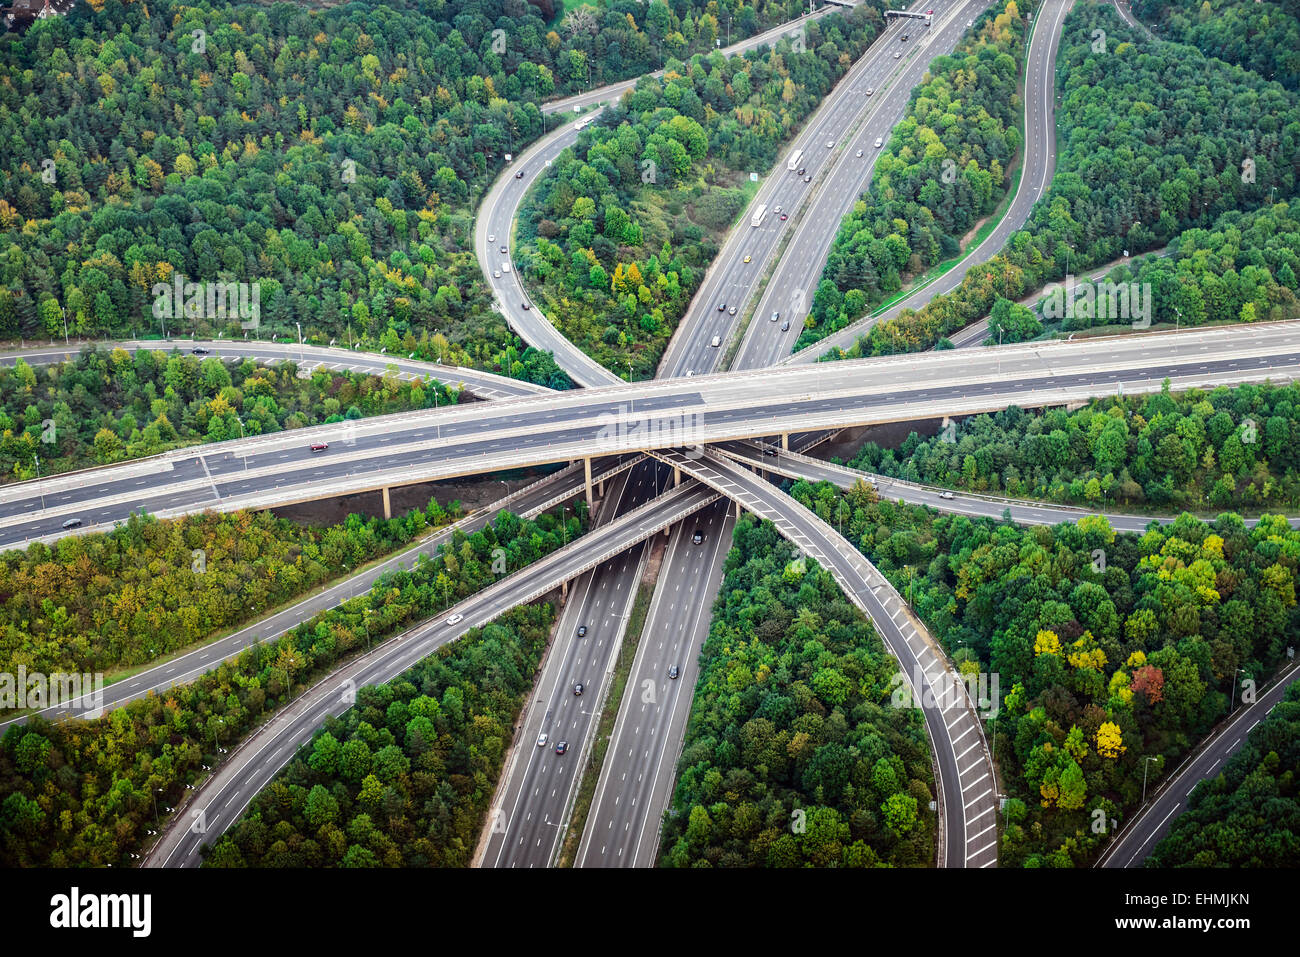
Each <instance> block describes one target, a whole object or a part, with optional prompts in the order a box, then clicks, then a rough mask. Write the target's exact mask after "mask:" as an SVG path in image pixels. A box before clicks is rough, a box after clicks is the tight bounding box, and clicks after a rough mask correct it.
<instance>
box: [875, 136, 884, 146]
mask: <svg viewBox="0 0 1300 957" xmlns="http://www.w3.org/2000/svg"><path fill="white" fill-rule="evenodd" d="M884 145H885V138H884V137H883V136H877V137H876V149H880V147H882V146H884Z"/></svg>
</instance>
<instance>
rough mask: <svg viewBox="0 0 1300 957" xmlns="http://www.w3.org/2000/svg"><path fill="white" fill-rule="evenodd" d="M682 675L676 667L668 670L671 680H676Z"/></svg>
mask: <svg viewBox="0 0 1300 957" xmlns="http://www.w3.org/2000/svg"><path fill="white" fill-rule="evenodd" d="M680 674H681V672H680V671H678V670H677V666H676V665H673V666H672V667H671V668H669V669H668V677H669V678H674V679H675V678H676V677H677V676H678V675H680Z"/></svg>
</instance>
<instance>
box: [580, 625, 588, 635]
mask: <svg viewBox="0 0 1300 957" xmlns="http://www.w3.org/2000/svg"><path fill="white" fill-rule="evenodd" d="M578 637H579V638H586V637H587V626H586V625H579V626H578Z"/></svg>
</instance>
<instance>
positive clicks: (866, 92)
mask: <svg viewBox="0 0 1300 957" xmlns="http://www.w3.org/2000/svg"><path fill="white" fill-rule="evenodd" d="M862 92H863V93H865V94H867V96H871V95H872V94H873V93H875V92H876V91H875V90H873V89H872V88H871V87H867V88H866V89H865V90H863V91H862Z"/></svg>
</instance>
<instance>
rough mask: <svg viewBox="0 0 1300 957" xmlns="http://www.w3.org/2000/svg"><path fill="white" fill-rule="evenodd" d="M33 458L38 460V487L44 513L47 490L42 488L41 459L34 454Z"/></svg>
mask: <svg viewBox="0 0 1300 957" xmlns="http://www.w3.org/2000/svg"><path fill="white" fill-rule="evenodd" d="M32 458H33V459H35V460H36V487H37V488H38V489H40V492H41V511H42V512H43V511H45V489H44V488H42V487H41V457H40V456H39V455H37V454H36V453H35V452H33V453H32Z"/></svg>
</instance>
